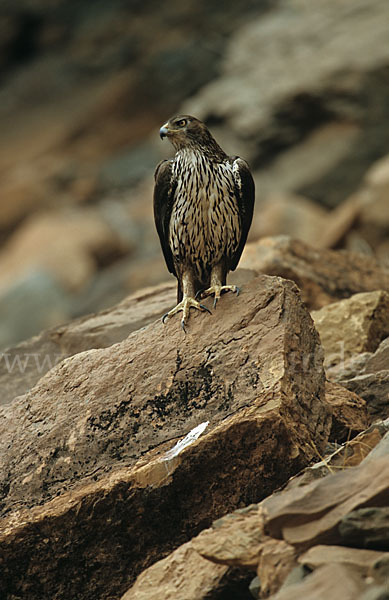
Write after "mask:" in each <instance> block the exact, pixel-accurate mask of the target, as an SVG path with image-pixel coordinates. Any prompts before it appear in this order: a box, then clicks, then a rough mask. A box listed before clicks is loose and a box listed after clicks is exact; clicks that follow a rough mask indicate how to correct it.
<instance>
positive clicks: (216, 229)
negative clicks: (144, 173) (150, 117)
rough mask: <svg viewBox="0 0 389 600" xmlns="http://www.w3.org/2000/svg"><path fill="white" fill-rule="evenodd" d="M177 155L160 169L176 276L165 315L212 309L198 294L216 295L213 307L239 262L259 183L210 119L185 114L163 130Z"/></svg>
mask: <svg viewBox="0 0 389 600" xmlns="http://www.w3.org/2000/svg"><path fill="white" fill-rule="evenodd" d="M159 133H160V137H161V139H163V138H165V137H167V138H168V140H169V141H170V142H171V143H172V145H173V147H174V149H175V150H176V154H175V156H174V158H172V159H170V160H162V161H161V162H160V163H159V164H158V165H157V168H156V170H155V175H154V178H155V187H154V219H155V225H156V228H157V232H158V236H159V239H160V242H161V247H162V252H163V255H164V257H165V261H166V265H167V268H168V269H169V271H170V272H171V273H172V274H173V275H175V277H176V278H177V280H178V288H177V306H176V307H175V308H173V309H172V310H170V311H169V312H167V313H166V314H165V315H164V316H163V317H162V320H163V322H164V323H165V321H166V319H169V318H171V317H172V316H173V315H175V314H177V313H178V312H181V311H182V319H181V326H182V328H183V330H184V331H185V325H186V324H187V321H188V319H189V314H190V309H191V308H193V309H197V310H200V311H207V312H211V311H210V310H209V309H208V308H207V307H205V306H204V305H203V304H201V303H200V302H199V298H200V299H201V298H205V297H207V296H213V297H214V303H213V306H214V308H215V307H216V303H217V301H218V300H219V299H220V296H221V294H222V293H224V292H228V291H232V292H235V293H236V294H237V295H238V294H239V288H238V287H237V286H235V285H226V281H227V274H228V272H229V271H234V269H236V267H237V265H238V262H239V259H240V256H241V254H242V251H243V248H244V245H245V243H246V240H247V235H248V232H249V229H250V225H251V221H252V217H253V210H254V198H255V188H254V181H253V178H252V175H251V173H250V169H249V166H248V164H247V163H246V161H245V160H243V159H242V158H239V156H228V155H227V154H226V153H225V152H224V150H222V149H221V147H220V146H219V144H218V143H217V142H216V140H215V139H214V138H213V136H212V135H211V133H210V131H209V130H208V128H207V127H206V125H205V124H204V123H202V122H201V121H200V120H199V119H196V118H195V117H191V116H190V115H179V116H176V117H173V118H172V119H170V120H169V121H167V122H166V123H165V124H164V125H163V126H162V127H161V129H160V132H159Z"/></svg>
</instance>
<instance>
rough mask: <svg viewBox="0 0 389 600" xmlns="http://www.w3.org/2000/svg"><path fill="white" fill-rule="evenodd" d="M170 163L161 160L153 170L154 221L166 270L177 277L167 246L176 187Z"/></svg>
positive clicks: (170, 161)
mask: <svg viewBox="0 0 389 600" xmlns="http://www.w3.org/2000/svg"><path fill="white" fill-rule="evenodd" d="M172 163H173V161H172V160H161V162H160V163H159V164H158V165H157V168H156V169H155V174H154V179H155V187H154V221H155V226H156V228H157V232H158V235H159V240H160V242H161V247H162V252H163V255H164V257H165V261H166V265H167V268H168V269H169V271H170V273H173V275H175V276H176V277H177V274H176V270H175V268H174V262H173V255H172V251H171V250H170V246H169V222H170V216H171V214H172V208H173V201H174V192H175V189H176V185H177V184H176V182H175V181H174V180H173V175H172Z"/></svg>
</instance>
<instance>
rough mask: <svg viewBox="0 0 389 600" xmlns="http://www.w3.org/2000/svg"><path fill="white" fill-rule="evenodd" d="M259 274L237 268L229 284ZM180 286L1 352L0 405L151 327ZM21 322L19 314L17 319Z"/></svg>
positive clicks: (133, 298) (164, 287) (157, 289)
mask: <svg viewBox="0 0 389 600" xmlns="http://www.w3.org/2000/svg"><path fill="white" fill-rule="evenodd" d="M254 277H256V273H255V271H249V270H245V269H237V271H235V272H234V273H233V274H232V275H231V277H229V282H231V283H234V284H236V285H238V286H239V287H241V286H243V285H245V284H246V283H248V282H249V281H251V279H254ZM176 287H177V284H176V283H173V282H172V283H162V284H159V285H156V286H153V287H149V288H145V289H141V290H140V291H138V292H135V293H133V294H131V295H130V296H128V297H126V298H125V299H124V300H122V301H121V302H119V304H117V305H115V306H112V307H110V308H108V309H105V310H103V311H101V312H99V313H97V314H92V315H87V316H85V317H81V318H79V319H74V320H73V321H70V322H69V323H66V324H64V325H60V326H58V327H53V328H52V329H48V330H44V331H42V333H41V334H39V335H37V336H34V337H32V338H31V339H29V340H26V341H24V342H21V343H20V344H17V345H16V346H13V347H10V348H6V349H5V350H4V351H2V352H0V387H1V391H2V394H1V398H0V405H4V404H8V403H9V402H11V401H12V400H13V399H14V398H15V397H16V396H19V395H21V394H24V393H25V392H27V391H28V390H30V389H31V388H32V387H33V386H34V385H35V384H36V383H37V382H38V381H39V379H40V378H41V377H43V375H44V374H45V373H47V371H49V370H50V369H52V368H53V367H54V366H55V365H57V364H58V363H60V362H61V361H62V360H64V359H65V358H67V357H69V356H73V355H74V354H78V353H79V352H83V351H85V350H91V349H92V348H106V347H107V346H111V345H112V344H114V343H115V342H120V341H122V340H123V339H124V338H125V337H126V336H128V335H129V334H130V333H131V332H132V331H136V330H138V329H141V328H142V327H145V326H146V325H149V324H150V323H152V322H153V321H155V319H158V318H159V317H161V316H162V315H163V314H164V313H165V312H167V311H168V310H169V309H170V308H171V307H172V306H174V304H175V302H176V296H177V292H176ZM19 319H20V316H19Z"/></svg>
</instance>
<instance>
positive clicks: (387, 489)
mask: <svg viewBox="0 0 389 600" xmlns="http://www.w3.org/2000/svg"><path fill="white" fill-rule="evenodd" d="M388 494H389V462H388V460H387V457H379V458H376V459H374V460H372V461H369V462H368V463H363V462H362V463H361V465H359V466H358V467H353V468H349V469H346V470H345V471H341V472H338V473H336V474H334V475H330V476H328V477H326V478H324V479H321V480H319V481H315V482H313V483H311V484H308V485H307V486H305V487H301V488H295V489H290V490H289V491H288V492H287V493H285V494H280V495H278V496H277V495H273V496H272V497H271V498H269V499H267V500H265V502H264V503H263V507H264V510H265V512H267V518H265V531H266V532H268V533H269V534H270V535H271V536H272V537H276V538H283V539H284V540H285V541H286V542H288V543H289V544H292V545H294V546H297V547H299V548H304V547H305V548H307V547H309V546H312V545H314V544H318V543H324V542H325V543H336V542H338V541H340V534H339V531H338V526H339V522H340V520H341V519H342V517H343V516H345V515H346V514H348V513H349V512H350V511H352V510H354V509H355V508H358V507H359V506H360V505H363V506H382V505H383V503H385V495H386V497H388Z"/></svg>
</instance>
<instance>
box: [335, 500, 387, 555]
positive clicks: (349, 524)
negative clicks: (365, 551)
mask: <svg viewBox="0 0 389 600" xmlns="http://www.w3.org/2000/svg"><path fill="white" fill-rule="evenodd" d="M339 532H340V535H341V537H342V539H343V542H344V543H345V544H347V545H348V546H357V547H360V548H361V547H362V548H381V549H382V550H386V551H388V552H389V507H388V506H383V507H380V508H377V507H374V508H359V509H358V510H355V511H353V512H351V513H349V514H348V515H346V516H345V517H343V519H342V521H341V523H340V525H339Z"/></svg>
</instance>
